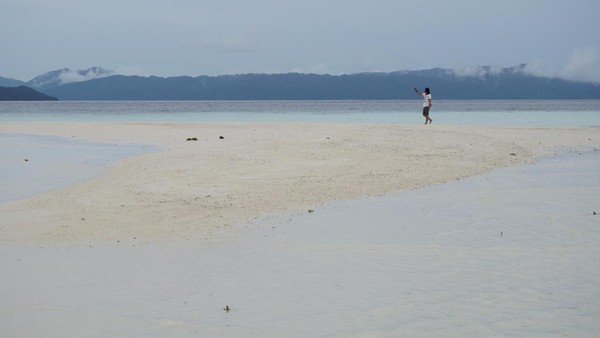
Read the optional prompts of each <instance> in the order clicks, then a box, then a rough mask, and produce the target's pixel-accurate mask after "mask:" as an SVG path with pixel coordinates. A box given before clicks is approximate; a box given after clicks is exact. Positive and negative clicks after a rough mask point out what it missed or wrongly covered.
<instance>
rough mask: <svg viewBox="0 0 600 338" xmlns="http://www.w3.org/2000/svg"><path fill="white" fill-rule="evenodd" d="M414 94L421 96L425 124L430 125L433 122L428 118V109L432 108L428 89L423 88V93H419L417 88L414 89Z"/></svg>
mask: <svg viewBox="0 0 600 338" xmlns="http://www.w3.org/2000/svg"><path fill="white" fill-rule="evenodd" d="M415 92H417V94H419V95H421V96H423V117H425V124H427V122H429V124H431V122H433V120H432V119H430V118H429V109H431V106H432V104H431V92H430V91H429V88H425V93H421V92H420V91H419V90H418V89H417V88H415Z"/></svg>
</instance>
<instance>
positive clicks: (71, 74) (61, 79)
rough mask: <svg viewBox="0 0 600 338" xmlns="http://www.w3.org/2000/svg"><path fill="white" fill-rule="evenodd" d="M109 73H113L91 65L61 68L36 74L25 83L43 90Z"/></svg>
mask: <svg viewBox="0 0 600 338" xmlns="http://www.w3.org/2000/svg"><path fill="white" fill-rule="evenodd" d="M111 75H114V72H113V71H110V70H106V69H103V68H101V67H91V68H88V69H84V70H71V69H69V68H63V69H58V70H53V71H50V72H47V73H44V74H41V75H38V76H36V77H34V78H33V79H31V80H29V81H27V82H26V84H25V85H27V86H28V87H32V88H35V89H39V90H45V89H48V88H54V87H57V86H60V85H64V84H67V83H74V82H83V81H89V80H93V79H99V78H102V77H106V76H111Z"/></svg>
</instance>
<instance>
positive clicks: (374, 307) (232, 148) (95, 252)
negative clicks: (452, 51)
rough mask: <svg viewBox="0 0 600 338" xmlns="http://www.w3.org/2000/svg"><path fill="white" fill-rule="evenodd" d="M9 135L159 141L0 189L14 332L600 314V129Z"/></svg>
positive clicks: (0, 245) (142, 127)
mask: <svg viewBox="0 0 600 338" xmlns="http://www.w3.org/2000/svg"><path fill="white" fill-rule="evenodd" d="M0 133H9V134H25V135H56V136H61V137H65V138H70V139H73V140H74V145H73V147H76V146H78V144H77V141H78V140H89V141H94V142H106V143H108V144H113V145H114V146H115V147H117V148H118V147H123V146H124V145H127V144H147V145H152V146H155V149H157V150H156V151H155V152H152V153H149V154H143V155H138V156H134V157H130V158H127V159H125V160H121V161H118V162H114V163H113V164H111V165H110V166H109V167H108V169H107V170H106V171H105V172H104V174H102V175H101V176H99V177H97V178H94V179H91V180H89V181H85V182H83V183H77V184H73V185H70V186H67V187H63V188H59V189H56V190H53V191H49V192H45V193H41V194H37V195H34V196H32V197H30V198H25V199H21V200H13V201H7V202H3V203H0V215H1V218H0V220H1V221H0V266H2V269H3V278H1V279H0V299H2V302H0V336H7V337H37V336H44V337H65V336H85V337H107V336H120V337H139V336H152V337H173V336H178V337H198V336H200V337H216V336H218V337H399V336H410V337H432V336H438V337H440V336H443V337H448V336H455V337H490V336H503V337H542V336H543V337H559V336H573V337H594V336H595V335H596V333H597V332H598V330H600V325H599V324H598V323H600V317H598V313H600V293H599V292H598V288H597V281H598V279H599V278H600V269H599V268H598V262H599V257H600V249H599V248H598V245H597V243H598V240H600V228H599V227H598V224H599V223H598V216H597V215H594V214H593V212H600V210H599V206H598V204H597V201H598V196H600V190H599V189H600V181H599V179H600V178H599V176H598V174H597V173H598V170H600V158H599V157H598V151H597V150H598V149H600V129H598V128H573V129H555V128H526V127H466V126H436V125H433V126H427V127H425V126H405V125H402V126H400V125H398V126H390V125H387V126H383V125H335V124H293V123H287V124H273V123H227V124H164V123H74V122H69V123H63V122H61V123H49V122H43V123H42V122H31V123H29V122H27V123H24V122H19V123H3V124H0ZM220 136H223V138H222V139H221V138H220ZM189 137H197V139H198V141H186V139H187V138H189ZM554 155H558V157H555V156H554ZM24 156H25V155H24ZM19 163H21V164H22V165H24V166H25V165H40V164H38V163H36V156H35V154H34V156H32V157H31V156H30V157H29V158H28V161H27V162H25V161H22V162H21V160H19ZM530 163H533V164H530ZM65 170H73V169H72V168H71V169H70V168H69V167H68V166H66V167H65ZM482 173H483V174H482ZM478 174H481V175H478ZM474 175H475V176H474ZM444 182H446V183H445V184H441V183H444ZM309 210H311V211H313V212H309ZM227 309H228V310H227Z"/></svg>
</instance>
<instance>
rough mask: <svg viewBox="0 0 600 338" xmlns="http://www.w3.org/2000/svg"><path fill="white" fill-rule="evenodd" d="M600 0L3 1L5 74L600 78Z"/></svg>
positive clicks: (0, 26) (0, 52) (1, 63)
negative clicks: (447, 72)
mask: <svg viewBox="0 0 600 338" xmlns="http://www.w3.org/2000/svg"><path fill="white" fill-rule="evenodd" d="M599 15H600V1H599V0H558V1H554V0H546V1H543V0H472V1H471V0H463V1H461V0H455V1H452V0H439V1H438V0H430V1H415V0H411V1H403V0H362V1H357V0H335V1H334V0H297V1H296V0H294V1H291V0H290V1H286V0H163V1H154V0H0V76H4V77H11V78H15V79H19V80H25V81H26V80H29V79H31V78H32V77H34V76H36V75H39V74H41V73H44V72H47V71H49V70H55V69H60V68H71V69H85V68H89V67H91V66H101V67H103V68H106V69H110V70H115V71H117V72H119V73H122V74H138V75H158V76H177V75H191V76H198V75H219V74H239V73H283V72H312V73H328V74H347V73H358V72H370V71H384V72H387V71H395V70H417V69H427V68H433V67H443V68H453V69H457V70H459V71H461V72H467V73H468V72H474V71H476V70H477V67H478V66H484V65H486V66H493V67H511V66H515V65H519V64H522V63H526V64H528V69H529V70H530V71H531V72H533V73H535V74H538V75H555V76H561V77H564V78H570V79H579V80H588V81H596V82H600V33H599V32H600V19H599Z"/></svg>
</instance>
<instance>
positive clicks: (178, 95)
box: [0, 65, 600, 100]
mask: <svg viewBox="0 0 600 338" xmlns="http://www.w3.org/2000/svg"><path fill="white" fill-rule="evenodd" d="M0 80H3V81H5V83H6V82H7V81H12V82H11V83H13V84H14V83H19V84H21V85H25V86H29V87H32V88H35V89H36V90H38V91H41V92H43V93H46V94H48V95H51V96H53V97H57V98H58V99H60V100H403V99H414V98H415V93H414V90H413V88H414V87H417V88H419V89H421V90H423V88H425V87H429V88H431V91H432V94H433V96H434V97H435V99H450V100H452V99H455V100H477V99H482V100H489V99H512V100H514V99H528V100H534V99H538V100H540V99H546V100H566V99H578V100H581V99H600V84H599V83H590V82H578V81H569V80H564V79H559V78H548V77H541V76H535V75H532V74H530V73H528V72H527V68H526V66H525V65H520V66H516V67H510V68H502V69H495V68H494V69H493V68H491V67H479V68H477V69H476V71H474V72H471V73H470V74H462V73H459V72H456V71H454V70H451V69H443V68H433V69H426V70H416V71H398V72H390V73H358V74H346V75H326V74H325V75H322V74H302V73H285V74H239V75H221V76H196V77H192V76H178V77H158V76H148V77H144V76H124V75H115V73H114V72H112V71H109V70H105V69H102V68H100V67H92V68H89V69H86V70H79V71H73V70H70V69H66V68H65V69H60V70H55V71H51V72H48V73H45V74H42V75H39V76H37V77H35V78H34V79H32V80H30V81H28V82H20V81H18V80H14V79H7V78H0ZM15 81H17V82H15ZM2 83H3V82H2V81H0V85H3V84H2ZM4 85H5V84H4Z"/></svg>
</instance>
